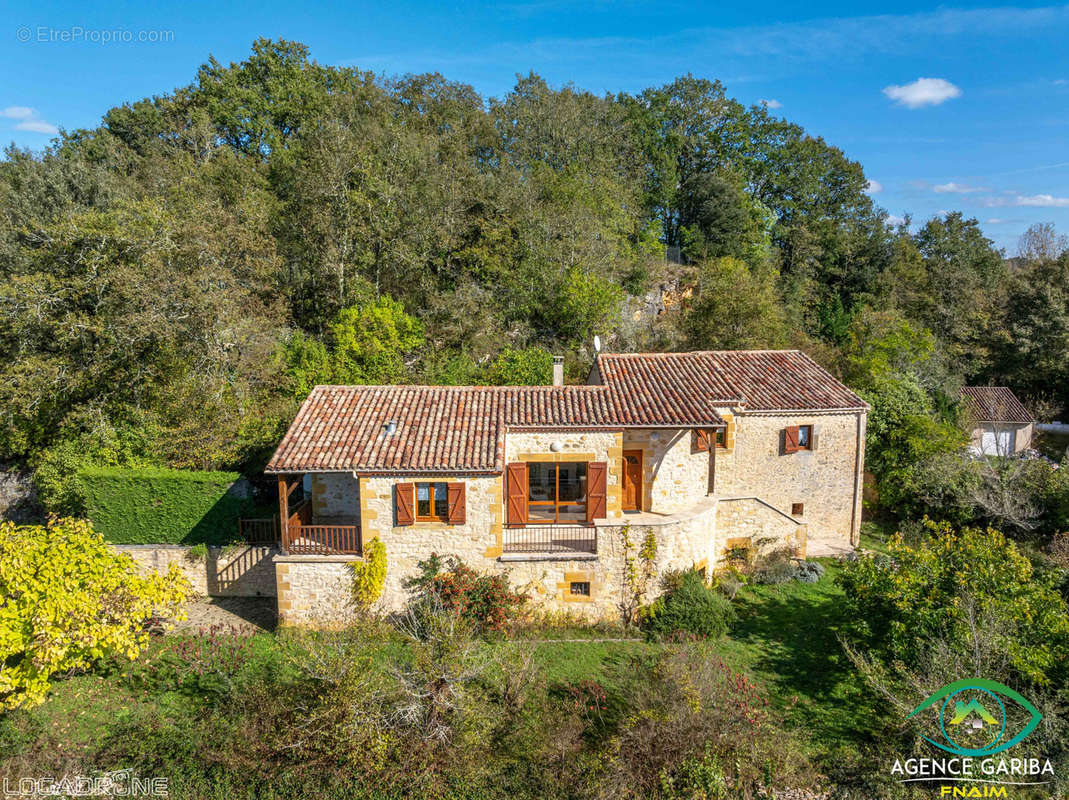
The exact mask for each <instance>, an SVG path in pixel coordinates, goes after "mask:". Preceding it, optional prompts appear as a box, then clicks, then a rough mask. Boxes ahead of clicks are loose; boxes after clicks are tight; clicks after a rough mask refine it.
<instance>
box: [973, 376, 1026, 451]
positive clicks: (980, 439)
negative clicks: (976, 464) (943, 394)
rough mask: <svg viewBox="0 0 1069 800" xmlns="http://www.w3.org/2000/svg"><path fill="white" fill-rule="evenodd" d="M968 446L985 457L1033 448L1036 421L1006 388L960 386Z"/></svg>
mask: <svg viewBox="0 0 1069 800" xmlns="http://www.w3.org/2000/svg"><path fill="white" fill-rule="evenodd" d="M961 399H962V400H963V401H964V403H965V408H966V411H967V413H968V415H969V428H970V443H969V446H970V447H971V448H972V449H973V450H974V451H975V452H976V453H979V454H982V455H985V456H1012V455H1013V454H1014V453H1019V452H1021V451H1022V450H1027V449H1028V448H1029V447H1031V446H1032V434H1033V432H1034V427H1035V420H1034V419H1033V418H1032V414H1031V412H1029V410H1028V409H1027V408H1025V407H1024V404H1023V403H1021V401H1020V400H1018V399H1017V396H1016V395H1015V394H1014V393H1013V392H1012V391H1011V390H1010V389H1009V387H1006V386H962V387H961Z"/></svg>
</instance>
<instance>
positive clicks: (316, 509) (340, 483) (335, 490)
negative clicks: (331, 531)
mask: <svg viewBox="0 0 1069 800" xmlns="http://www.w3.org/2000/svg"><path fill="white" fill-rule="evenodd" d="M312 513H313V514H314V515H315V516H317V517H326V518H329V517H348V518H352V519H354V520H359V519H360V486H359V482H358V480H357V479H356V478H355V477H353V474H352V473H351V472H319V473H315V474H313V475H312Z"/></svg>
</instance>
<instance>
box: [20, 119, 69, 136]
mask: <svg viewBox="0 0 1069 800" xmlns="http://www.w3.org/2000/svg"><path fill="white" fill-rule="evenodd" d="M15 130H17V131H33V132H34V133H59V128H57V127H56V126H55V125H53V124H52V123H51V122H45V121H44V120H43V119H25V120H23V121H22V122H20V123H19V124H18V125H16V126H15Z"/></svg>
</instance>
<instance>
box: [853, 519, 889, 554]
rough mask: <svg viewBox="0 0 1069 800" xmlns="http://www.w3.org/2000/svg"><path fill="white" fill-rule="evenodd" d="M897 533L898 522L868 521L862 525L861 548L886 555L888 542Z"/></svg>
mask: <svg viewBox="0 0 1069 800" xmlns="http://www.w3.org/2000/svg"><path fill="white" fill-rule="evenodd" d="M897 532H898V523H897V522H889V521H883V520H866V521H865V522H862V523H861V548H862V549H863V550H872V551H873V552H876V553H886V552H887V542H888V540H890V538H891V537H892V536H894V535H895V533H897Z"/></svg>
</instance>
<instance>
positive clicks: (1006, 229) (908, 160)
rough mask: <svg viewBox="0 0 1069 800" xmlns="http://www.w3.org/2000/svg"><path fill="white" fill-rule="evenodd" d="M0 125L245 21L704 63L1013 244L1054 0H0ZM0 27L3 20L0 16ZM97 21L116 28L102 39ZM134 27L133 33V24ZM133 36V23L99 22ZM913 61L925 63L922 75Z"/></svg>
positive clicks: (32, 115) (179, 64)
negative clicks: (1002, 0) (1030, 0)
mask: <svg viewBox="0 0 1069 800" xmlns="http://www.w3.org/2000/svg"><path fill="white" fill-rule="evenodd" d="M3 8H4V13H3V17H4V19H5V24H4V26H3V27H0V42H3V44H2V52H3V53H4V54H5V56H6V57H5V58H4V59H3V62H2V63H0V79H2V80H0V140H2V141H5V142H7V141H14V142H16V143H17V144H19V145H22V146H27V147H31V148H41V147H43V146H45V145H46V144H47V143H48V141H49V139H50V136H51V133H52V132H54V131H55V129H56V128H60V127H62V128H68V129H70V128H78V127H87V126H93V125H95V124H97V122H98V121H99V119H100V115H101V114H102V113H103V112H104V111H106V110H107V109H108V108H110V107H111V106H113V105H117V104H119V103H121V102H123V101H132V100H136V99H139V98H141V97H145V96H149V95H152V94H159V93H163V92H166V91H169V90H171V89H172V88H174V87H175V86H179V85H183V84H186V83H188V82H189V81H190V80H191V79H192V78H193V75H194V73H195V71H196V68H197V66H198V65H199V64H200V63H202V62H203V61H205V60H206V59H207V57H208V55H209V54H212V55H214V56H215V57H216V58H218V59H219V60H220V61H224V62H228V61H232V60H240V59H242V58H243V57H244V56H245V55H246V54H247V53H248V50H249V45H250V43H251V42H252V40H253V39H254V38H256V37H257V36H268V37H272V38H278V37H283V38H288V39H295V40H298V41H302V42H305V43H306V44H308V45H309V47H310V48H311V51H312V55H313V57H314V58H315V59H316V60H317V61H320V62H321V63H330V64H339V65H350V66H357V67H360V68H363V69H371V70H374V71H376V72H380V73H385V74H396V73H404V72H424V71H431V70H437V71H440V72H442V73H444V74H445V75H446V76H447V77H449V78H451V79H454V80H460V81H464V82H467V83H471V84H472V85H474V86H475V87H476V88H477V89H478V90H480V91H481V92H482V93H483V94H485V95H500V94H502V93H504V92H506V91H507V90H508V88H509V87H510V86H511V85H512V83H513V80H514V76H515V74H516V73H517V72H527V71H528V70H534V71H535V72H538V73H540V74H541V75H543V76H544V77H545V78H546V79H547V80H549V81H550V82H551V83H553V84H562V83H567V82H571V83H574V84H575V85H576V86H579V87H581V88H585V89H589V90H591V91H595V92H599V93H600V92H617V91H621V90H622V91H637V90H640V89H642V88H644V87H647V86H651V85H660V84H663V83H666V82H668V81H669V80H671V79H672V78H673V77H675V76H676V75H679V74H683V73H687V72H691V73H693V74H695V75H699V76H704V77H710V78H719V79H720V80H721V81H723V83H724V84H725V85H726V87H727V89H728V92H729V94H731V95H733V96H734V97H737V98H738V99H740V100H742V101H744V102H747V103H757V102H760V101H768V102H769V103H770V104H772V105H773V107H774V108H775V109H776V113H778V114H782V115H783V116H785V117H787V118H788V119H790V120H792V121H795V122H798V123H800V124H801V125H803V126H805V128H806V129H807V130H809V131H810V132H811V133H813V134H815V135H819V136H823V137H824V138H825V139H826V140H828V141H829V142H831V143H832V144H835V145H837V146H839V147H842V148H843V149H844V150H845V151H846V153H847V155H848V156H850V157H851V158H854V159H857V160H858V161H860V162H861V163H862V164H863V165H864V167H865V172H866V174H867V175H868V177H869V178H870V180H872V181H873V186H872V189H873V197H874V198H875V199H876V201H877V202H878V203H879V204H880V205H882V206H883V207H884V208H886V209H887V210H888V212H889V213H891V214H893V215H896V216H903V215H905V214H907V213H908V214H911V215H912V216H913V218H914V220H915V221H923V220H924V219H927V218H928V217H930V216H932V215H934V214H938V213H940V212H941V211H945V210H962V211H964V212H966V213H967V214H969V215H971V216H975V217H976V218H977V219H979V220H980V221H981V223H982V224H983V228H984V230H985V232H986V233H987V234H988V235H989V236H990V237H991V238H992V239H994V240H995V241H996V242H997V243H998V244H999V245H1000V246H1002V247H1005V248H1006V249H1007V253H1008V254H1009V255H1013V254H1014V253H1015V252H1016V247H1017V237H1018V236H1019V235H1020V234H1021V233H1022V232H1023V231H1024V230H1025V228H1027V227H1028V225H1030V224H1031V223H1033V222H1054V223H1055V224H1056V225H1057V226H1058V228H1059V229H1060V230H1061V231H1062V232H1065V233H1069V147H1067V146H1066V145H1067V143H1069V56H1067V55H1066V45H1065V43H1066V42H1069V6H1044V5H1018V6H1004V5H986V6H978V5H970V6H931V5H927V6H925V5H921V4H918V3H911V2H899V3H895V4H893V5H892V4H873V5H870V6H867V7H865V8H859V7H858V5H857V4H855V3H845V2H840V3H831V2H828V3H818V4H804V3H797V2H790V3H787V2H778V1H776V0H772V1H771V2H766V3H763V4H760V5H759V6H755V7H747V6H746V4H742V3H736V4H731V5H727V4H724V5H720V4H713V3H708V4H702V3H697V2H677V1H676V0H662V2H657V3H647V2H599V1H598V0H587V2H582V3H577V2H564V0H530V2H523V1H522V0H520V1H519V2H504V3H498V4H493V3H443V2H431V0H423V1H422V2H408V1H407V0H396V1H395V2H389V3H385V2H376V3H367V2H349V3H336V4H331V3H318V2H303V3H292V2H288V3H280V2H274V0H265V1H264V2H258V3H257V4H255V5H254V6H253V5H249V6H245V7H236V6H228V5H225V4H223V3H219V2H215V3H205V2H185V3H180V4H179V3H161V2H156V3H145V2H143V1H142V2H137V3H124V2H114V1H113V2H107V0H104V1H103V2H96V3H94V4H92V6H91V7H90V6H89V4H85V3H60V2H38V3H34V4H32V5H31V4H27V3H21V4H19V5H17V6H16V5H15V4H12V3H7V2H5V3H4V5H3ZM4 27H6V30H4ZM108 37H111V39H112V41H107V39H108ZM142 37H144V38H146V39H148V41H138V39H139V38H142ZM122 38H130V39H131V40H132V41H114V40H115V39H122ZM922 79H925V80H922Z"/></svg>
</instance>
